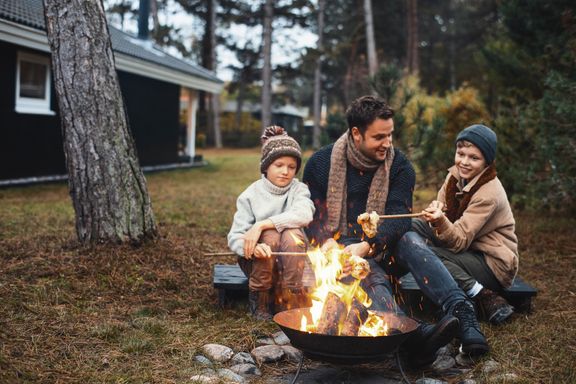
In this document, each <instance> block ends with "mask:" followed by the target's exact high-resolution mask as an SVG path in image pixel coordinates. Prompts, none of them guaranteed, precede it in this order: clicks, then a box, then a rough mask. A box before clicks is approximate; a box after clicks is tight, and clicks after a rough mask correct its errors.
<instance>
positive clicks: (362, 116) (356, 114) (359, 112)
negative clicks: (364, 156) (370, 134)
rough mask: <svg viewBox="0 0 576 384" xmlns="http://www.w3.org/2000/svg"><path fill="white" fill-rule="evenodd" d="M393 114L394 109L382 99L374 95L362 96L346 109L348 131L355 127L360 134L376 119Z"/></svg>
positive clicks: (387, 117) (385, 117) (386, 117)
mask: <svg viewBox="0 0 576 384" xmlns="http://www.w3.org/2000/svg"><path fill="white" fill-rule="evenodd" d="M393 116H394V110H393V109H392V108H390V106H389V105H388V104H387V103H386V102H385V101H384V100H382V99H380V98H377V97H374V96H362V97H359V98H357V99H356V100H354V101H353V102H352V104H350V106H349V107H348V109H347V110H346V120H347V121H348V132H349V133H350V132H352V128H353V127H357V128H358V130H359V131H360V133H361V134H362V136H364V133H365V132H366V129H367V128H368V126H369V125H370V124H372V123H373V122H374V120H376V119H383V120H388V119H391V118H392V117H393Z"/></svg>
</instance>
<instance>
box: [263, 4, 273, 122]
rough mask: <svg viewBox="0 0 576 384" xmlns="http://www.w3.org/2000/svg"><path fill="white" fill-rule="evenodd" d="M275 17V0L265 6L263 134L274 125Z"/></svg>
mask: <svg viewBox="0 0 576 384" xmlns="http://www.w3.org/2000/svg"><path fill="white" fill-rule="evenodd" d="M273 17H274V0H266V3H265V4H264V36H263V39H262V40H263V47H262V53H263V56H264V67H263V68H262V132H264V129H265V128H266V127H268V126H269V125H270V124H271V123H272V18H273Z"/></svg>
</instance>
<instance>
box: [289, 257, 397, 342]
mask: <svg viewBox="0 0 576 384" xmlns="http://www.w3.org/2000/svg"><path fill="white" fill-rule="evenodd" d="M308 258H309V260H310V263H311V266H312V269H313V270H314V274H315V277H316V286H315V289H314V291H313V292H312V293H311V300H312V307H311V308H310V317H307V316H302V319H301V323H300V330H301V331H304V332H310V333H312V332H315V333H326V332H328V334H334V335H357V336H384V335H386V334H387V332H388V325H387V324H386V321H385V319H384V318H382V317H381V316H378V314H377V313H375V312H372V311H369V310H367V308H369V307H370V306H371V305H372V301H371V300H370V298H369V297H368V294H367V293H366V292H365V291H364V290H363V289H362V287H361V286H360V282H361V281H362V279H363V278H365V277H366V276H367V275H368V273H369V272H370V267H369V264H368V262H367V261H366V260H364V259H363V258H361V257H358V256H355V255H350V254H347V253H345V252H344V251H343V247H339V248H332V249H330V250H328V251H327V252H326V253H324V252H322V250H321V249H320V248H319V247H316V248H314V249H312V250H309V251H308ZM346 263H348V264H350V266H351V269H350V272H348V273H346V274H344V273H343V271H344V269H345V268H344V265H345V264H346ZM351 328H352V329H353V333H352V334H350V333H349V332H350V329H351ZM327 329H328V331H327Z"/></svg>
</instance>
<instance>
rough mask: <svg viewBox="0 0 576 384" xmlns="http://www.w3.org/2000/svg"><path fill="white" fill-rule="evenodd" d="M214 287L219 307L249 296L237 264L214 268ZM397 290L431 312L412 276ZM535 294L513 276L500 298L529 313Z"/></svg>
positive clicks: (308, 273) (307, 283)
mask: <svg viewBox="0 0 576 384" xmlns="http://www.w3.org/2000/svg"><path fill="white" fill-rule="evenodd" d="M311 273H312V271H311V270H310V269H309V268H306V269H305V271H304V280H305V281H304V285H305V286H311V285H312V284H313V282H314V279H313V273H312V275H311ZM213 276H214V288H215V289H216V290H217V291H218V304H219V305H220V306H222V307H223V306H225V305H226V304H228V303H230V302H233V301H236V300H238V299H244V298H246V297H247V293H248V278H246V276H244V273H243V272H242V270H241V269H240V267H239V266H238V265H237V264H234V265H224V264H216V265H214V275H213ZM400 291H401V292H402V294H403V295H402V296H403V298H404V301H405V304H406V305H407V306H408V307H410V309H411V310H412V311H416V312H420V311H421V312H427V311H429V310H433V308H434V304H433V303H432V302H431V301H430V300H428V299H427V298H426V297H425V296H424V295H423V294H422V292H421V291H420V288H419V287H418V284H416V281H415V280H414V277H413V276H412V274H410V273H409V274H407V275H405V276H404V277H402V279H400ZM537 293H538V291H537V290H536V289H535V288H534V287H532V286H530V285H529V284H527V283H526V282H525V281H524V280H522V278H520V277H516V279H515V280H514V284H513V285H512V286H511V287H510V288H509V289H506V290H505V291H504V292H503V296H504V297H505V298H506V299H507V300H508V302H509V303H510V304H511V305H513V306H514V308H515V309H516V311H517V312H523V313H527V312H530V311H531V310H532V298H533V297H534V296H536V295H537Z"/></svg>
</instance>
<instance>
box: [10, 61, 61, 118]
mask: <svg viewBox="0 0 576 384" xmlns="http://www.w3.org/2000/svg"><path fill="white" fill-rule="evenodd" d="M16 112H18V113H30V114H40V115H55V113H54V111H52V110H50V59H49V58H48V57H45V56H40V55H34V54H31V53H25V52H18V59H17V63H16Z"/></svg>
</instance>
